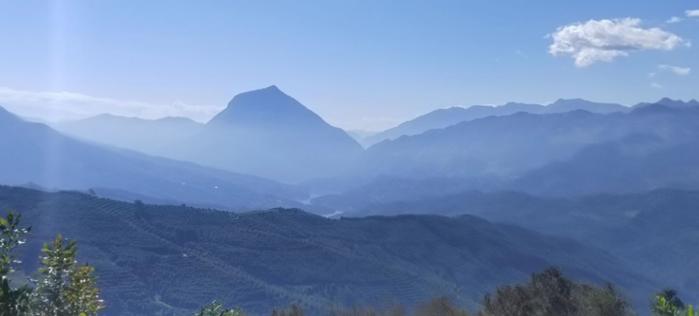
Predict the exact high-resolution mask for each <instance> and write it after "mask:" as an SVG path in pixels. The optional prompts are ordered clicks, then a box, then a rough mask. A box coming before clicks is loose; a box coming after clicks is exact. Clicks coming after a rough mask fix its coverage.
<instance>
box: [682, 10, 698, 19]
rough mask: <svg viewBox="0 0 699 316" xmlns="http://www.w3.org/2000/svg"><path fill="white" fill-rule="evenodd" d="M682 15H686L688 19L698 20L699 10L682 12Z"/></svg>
mask: <svg viewBox="0 0 699 316" xmlns="http://www.w3.org/2000/svg"><path fill="white" fill-rule="evenodd" d="M684 13H685V14H687V16H688V17H690V18H699V9H697V10H687V11H684Z"/></svg>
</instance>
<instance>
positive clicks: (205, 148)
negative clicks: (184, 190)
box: [182, 86, 362, 182]
mask: <svg viewBox="0 0 699 316" xmlns="http://www.w3.org/2000/svg"><path fill="white" fill-rule="evenodd" d="M190 146H191V148H189V147H188V148H185V152H184V153H183V157H182V158H183V159H185V160H192V161H195V162H197V163H200V164H204V165H209V166H214V167H217V168H220V169H226V170H234V171H238V172H243V173H248V174H254V175H258V176H263V177H267V178H272V179H276V180H281V181H287V182H297V181H302V180H307V179H311V178H318V177H327V176H331V175H335V174H337V173H338V172H341V171H342V170H343V169H344V168H347V167H349V166H350V165H351V163H352V162H353V161H354V160H355V159H356V158H357V157H358V156H359V154H361V152H362V148H361V146H360V145H359V144H358V143H357V142H356V141H355V140H354V139H352V138H351V137H350V136H349V135H347V133H345V131H343V130H341V129H339V128H336V127H334V126H331V125H330V124H328V123H326V122H325V121H324V120H323V119H322V118H321V117H320V116H318V115H316V114H315V113H313V111H311V110H309V109H308V108H306V107H305V106H304V105H303V104H301V103H300V102H299V101H297V100H296V99H294V98H292V97H290V96H289V95H287V94H285V93H284V92H282V91H281V90H280V89H279V88H277V87H276V86H269V87H267V88H264V89H259V90H253V91H249V92H244V93H241V94H238V95H236V96H235V97H233V99H232V100H231V101H230V102H229V103H228V106H227V107H226V109H225V110H223V111H222V112H221V113H219V114H218V115H216V116H215V117H214V118H213V119H211V121H209V123H207V124H206V126H205V127H204V128H203V130H202V132H201V133H200V134H198V135H197V136H196V139H195V140H193V141H192V143H191V144H190Z"/></svg>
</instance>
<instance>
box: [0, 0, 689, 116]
mask: <svg viewBox="0 0 699 316" xmlns="http://www.w3.org/2000/svg"><path fill="white" fill-rule="evenodd" d="M694 10H696V11H694ZM692 43H695V44H696V45H694V46H692ZM697 46H699V1H696V0H692V1H690V0H657V1H650V0H643V1H628V0H623V1H622V0H619V1H612V0H604V1H602V0H598V1H589V0H588V1H562V0H555V1H554V0H537V1H532V0H521V1H493V0H481V1H468V0H462V1H427V0H425V1H376V0H367V1H351V0H346V1H334V0H331V1H123V0H122V1H106V0H100V1H79V0H75V1H26V0H25V1H9V0H8V1H5V0H0V105H3V106H6V107H8V108H9V109H11V110H13V111H15V112H20V114H23V115H26V116H31V117H38V118H43V119H63V118H69V117H82V116H88V115H93V114H96V113H100V112H111V113H114V114H121V115H132V116H141V117H149V118H154V117H160V116H165V115H186V116H190V117H192V118H195V119H197V120H200V121H204V120H206V119H207V118H209V117H210V116H212V115H213V114H214V113H216V111H218V110H220V109H221V108H222V107H223V106H225V104H226V103H227V102H228V101H229V100H230V99H231V98H232V97H233V95H235V94H236V93H240V92H243V91H246V90H251V89H256V88H262V87H265V86H268V85H272V84H275V85H277V86H279V87H280V88H281V89H282V90H283V91H285V92H287V93H288V94H290V95H291V96H293V97H295V98H297V99H298V100H299V101H301V102H302V103H304V104H305V105H307V106H308V107H309V108H311V109H312V110H314V111H316V112H317V113H319V114H320V115H321V116H323V117H324V118H325V119H326V120H328V121H329V122H331V123H333V124H335V125H338V126H340V127H343V128H348V129H381V128H386V127H390V126H392V125H394V124H396V123H399V122H400V121H403V120H405V119H409V118H412V117H414V116H416V115H419V114H422V113H425V112H428V111H430V110H432V109H435V108H439V107H446V106H452V105H472V104H500V103H504V102H506V101H524V102H549V101H553V100H555V99H557V98H570V97H583V98H588V99H592V100H598V101H614V102H621V103H625V104H633V103H636V102H639V101H647V100H655V99H659V98H660V97H663V96H669V97H672V98H682V99H691V98H699V51H698V49H699V47H697Z"/></svg>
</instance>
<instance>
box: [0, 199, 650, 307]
mask: <svg viewBox="0 0 699 316" xmlns="http://www.w3.org/2000/svg"><path fill="white" fill-rule="evenodd" d="M0 209H3V210H8V209H14V210H17V211H19V212H20V213H21V214H22V215H23V216H24V220H23V222H24V223H25V224H28V225H31V226H33V228H34V229H33V232H32V235H31V240H30V242H29V243H28V245H27V247H25V248H24V250H23V251H24V254H23V257H24V262H25V267H24V268H25V269H27V271H30V269H31V270H33V269H34V268H36V264H37V257H38V253H39V247H40V245H41V242H42V241H46V240H49V239H50V238H52V237H53V236H54V235H55V234H56V233H59V232H60V233H62V234H64V236H66V237H67V238H71V239H76V240H78V242H79V260H80V261H81V262H87V263H89V264H91V265H94V266H95V267H96V270H97V276H98V282H99V285H100V287H101V288H102V289H103V292H104V298H105V300H106V304H107V309H106V314H107V315H144V314H146V315H187V314H189V313H191V312H192V311H193V310H195V309H196V308H198V307H199V306H201V305H203V304H205V303H208V302H210V301H211V300H213V299H218V300H221V301H223V302H225V303H226V304H227V305H230V306H240V307H242V308H243V309H245V310H247V311H248V312H250V313H252V314H258V313H260V314H265V313H267V312H269V311H270V310H271V309H273V308H274V307H282V306H287V305H289V304H291V303H298V304H300V305H302V306H304V307H305V308H306V310H308V311H322V310H327V309H330V308H333V307H338V306H351V305H369V304H371V305H385V304H391V303H401V304H406V305H410V304H413V303H415V302H418V301H424V300H426V299H429V298H431V297H434V296H436V295H448V296H451V297H453V298H455V300H456V301H457V302H460V303H463V304H474V302H476V301H479V300H480V298H481V296H482V295H483V293H485V292H486V291H488V290H491V289H492V288H493V287H494V286H495V285H497V284H503V283H508V282H513V281H521V280H524V279H526V278H527V276H528V275H529V273H531V272H535V271H539V270H542V269H543V268H545V267H547V266H550V265H557V266H560V267H562V268H563V269H564V270H565V271H566V272H568V273H570V274H571V275H572V276H576V277H580V278H583V279H587V280H590V281H596V282H601V281H604V280H609V281H612V282H614V281H616V280H615V279H614V277H613V275H614V274H615V272H614V271H618V270H619V269H624V267H623V264H621V263H619V262H616V261H614V260H613V259H610V258H611V257H609V256H606V255H605V254H604V253H602V252H600V251H598V250H595V249H590V248H585V247H584V246H582V245H577V244H575V243H573V242H571V241H569V240H558V239H555V238H551V237H547V236H542V235H539V234H536V233H532V232H528V231H525V230H523V229H520V228H515V227H511V226H504V225H496V224H491V223H489V222H486V221H484V220H481V219H478V218H475V217H459V218H447V217H439V216H399V217H369V218H360V219H337V220H335V219H326V218H323V217H320V216H316V215H312V214H309V213H305V212H303V211H301V210H288V209H273V210H267V211H257V212H250V213H242V214H235V213H230V212H223V211H216V210H211V209H196V208H191V207H186V206H159V205H147V204H143V203H140V202H136V203H125V202H117V201H112V200H108V199H102V198H98V197H95V196H91V195H87V194H82V193H76V192H61V193H44V192H40V191H34V190H29V189H22V188H13V187H0ZM522 247H526V248H527V249H526V251H522V250H521V249H522ZM571 249H573V250H572V251H571ZM600 258H601V259H600ZM630 279H631V280H634V282H632V283H633V284H632V285H633V288H634V289H639V290H640V291H642V292H643V295H646V293H649V291H650V289H651V288H652V287H653V286H654V285H650V284H648V282H646V281H645V280H644V279H643V278H641V277H637V276H631V278H630Z"/></svg>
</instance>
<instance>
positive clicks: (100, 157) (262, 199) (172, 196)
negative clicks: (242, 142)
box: [0, 108, 305, 209]
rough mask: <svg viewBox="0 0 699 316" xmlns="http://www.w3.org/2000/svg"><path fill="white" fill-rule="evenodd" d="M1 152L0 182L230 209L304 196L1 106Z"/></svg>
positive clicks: (289, 202) (284, 202) (286, 201)
mask: <svg viewBox="0 0 699 316" xmlns="http://www.w3.org/2000/svg"><path fill="white" fill-rule="evenodd" d="M0 152H2V155H0V183H2V184H13V185H24V184H32V185H37V186H41V187H44V188H49V189H70V190H82V191H85V190H89V189H92V190H93V191H95V192H97V193H103V194H104V195H107V196H112V194H114V195H117V196H119V197H139V198H144V199H148V198H152V199H153V200H154V201H158V202H162V201H168V202H178V203H188V204H193V205H203V206H218V207H221V208H228V209H250V208H258V207H270V206H278V205H287V206H293V205H296V203H295V202H293V200H294V199H300V198H303V197H304V196H305V193H304V192H303V191H300V190H298V189H296V188H293V187H290V186H286V185H282V184H279V183H276V182H273V181H270V180H265V179H261V178H257V177H252V176H245V175H240V174H234V173H231V172H226V171H222V170H215V169H210V168H204V167H201V166H198V165H195V164H192V163H184V162H178V161H174V160H168V159H164V158H156V157H152V156H147V155H144V154H140V153H137V152H133V151H128V150H122V149H115V148H108V147H104V146H99V145H94V144H90V143H86V142H83V141H79V140H76V139H73V138H70V137H66V136H63V135H62V134H60V133H58V132H57V131H55V130H53V129H51V128H50V127H48V126H46V125H43V124H39V123H30V122H26V121H23V120H21V119H20V118H18V117H17V116H15V115H13V114H11V113H9V112H7V111H6V110H4V109H2V108H0Z"/></svg>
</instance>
